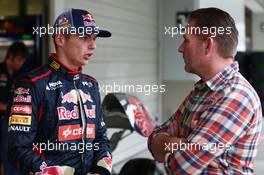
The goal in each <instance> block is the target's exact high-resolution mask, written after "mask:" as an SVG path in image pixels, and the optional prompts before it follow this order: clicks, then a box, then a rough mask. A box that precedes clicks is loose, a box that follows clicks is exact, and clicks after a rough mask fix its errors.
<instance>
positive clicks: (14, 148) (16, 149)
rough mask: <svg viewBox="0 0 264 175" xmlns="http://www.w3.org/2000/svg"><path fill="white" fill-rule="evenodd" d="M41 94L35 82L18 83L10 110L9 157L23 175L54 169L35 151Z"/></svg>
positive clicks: (23, 81)
mask: <svg viewBox="0 0 264 175" xmlns="http://www.w3.org/2000/svg"><path fill="white" fill-rule="evenodd" d="M37 92H38V91H37V89H36V87H35V86H34V84H33V83H32V82H30V81H27V80H22V81H18V82H17V83H16V84H15V90H14V93H13V99H12V104H11V105H10V109H9V111H10V113H9V124H8V125H9V126H8V157H9V160H10V162H11V163H12V164H13V165H14V166H15V167H16V168H18V170H19V171H20V172H21V173H22V174H28V173H29V172H30V171H31V172H33V173H35V172H38V171H40V167H41V165H43V164H45V165H47V166H50V165H53V164H52V162H51V161H48V160H45V159H44V158H43V157H42V156H40V155H38V154H37V153H35V151H33V150H34V149H35V147H34V144H33V143H34V140H35V137H36V135H37V130H38V112H39V106H40V102H39V101H40V99H39V98H40V96H39V95H38V93H37Z"/></svg>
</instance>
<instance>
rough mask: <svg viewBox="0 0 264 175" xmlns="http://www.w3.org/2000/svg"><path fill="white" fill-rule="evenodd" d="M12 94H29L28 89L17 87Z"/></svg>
mask: <svg viewBox="0 0 264 175" xmlns="http://www.w3.org/2000/svg"><path fill="white" fill-rule="evenodd" d="M14 92H15V94H17V95H22V94H29V89H25V88H22V87H19V88H17V89H16V90H15V91H14Z"/></svg>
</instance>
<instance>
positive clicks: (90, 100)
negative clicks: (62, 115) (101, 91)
mask: <svg viewBox="0 0 264 175" xmlns="http://www.w3.org/2000/svg"><path fill="white" fill-rule="evenodd" d="M79 92H80V95H81V97H82V101H83V103H86V102H87V101H89V102H91V103H93V100H92V97H91V95H90V93H89V92H88V94H86V93H84V92H83V91H82V90H80V89H79Z"/></svg>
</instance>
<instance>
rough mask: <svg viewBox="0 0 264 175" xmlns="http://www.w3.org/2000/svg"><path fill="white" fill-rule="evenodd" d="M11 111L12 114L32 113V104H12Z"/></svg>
mask: <svg viewBox="0 0 264 175" xmlns="http://www.w3.org/2000/svg"><path fill="white" fill-rule="evenodd" d="M11 112H12V113H13V114H32V106H30V105H13V106H12V109H11Z"/></svg>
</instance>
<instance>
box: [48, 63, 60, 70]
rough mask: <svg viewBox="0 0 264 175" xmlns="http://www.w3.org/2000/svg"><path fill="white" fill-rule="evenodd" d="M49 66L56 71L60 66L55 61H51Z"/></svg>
mask: <svg viewBox="0 0 264 175" xmlns="http://www.w3.org/2000/svg"><path fill="white" fill-rule="evenodd" d="M50 66H51V67H52V68H53V69H55V70H56V71H57V70H58V69H59V68H60V64H59V63H57V62H56V61H52V63H50Z"/></svg>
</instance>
